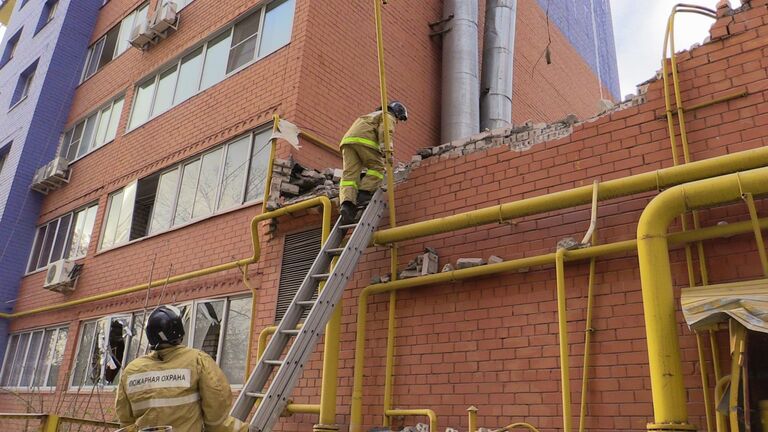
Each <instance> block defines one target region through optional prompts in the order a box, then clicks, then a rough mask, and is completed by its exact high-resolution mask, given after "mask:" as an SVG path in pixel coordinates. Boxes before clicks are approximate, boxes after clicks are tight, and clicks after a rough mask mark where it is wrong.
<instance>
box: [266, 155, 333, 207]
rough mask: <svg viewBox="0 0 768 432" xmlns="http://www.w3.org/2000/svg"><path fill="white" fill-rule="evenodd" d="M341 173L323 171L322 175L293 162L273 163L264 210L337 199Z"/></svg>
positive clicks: (285, 160)
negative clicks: (311, 200) (324, 199)
mask: <svg viewBox="0 0 768 432" xmlns="http://www.w3.org/2000/svg"><path fill="white" fill-rule="evenodd" d="M341 175H342V170H340V169H338V168H326V169H324V170H323V171H322V172H320V171H317V170H314V169H311V168H305V167H303V166H302V165H301V164H299V163H297V162H295V161H294V160H293V158H290V157H289V158H288V159H275V163H274V167H273V169H272V184H271V185H270V188H269V200H268V201H267V209H269V210H276V209H278V208H280V207H283V206H285V205H288V204H293V203H295V202H299V201H304V200H306V199H309V198H314V197H316V196H327V197H329V198H331V199H333V198H336V197H338V196H339V186H338V184H339V180H340V179H341Z"/></svg>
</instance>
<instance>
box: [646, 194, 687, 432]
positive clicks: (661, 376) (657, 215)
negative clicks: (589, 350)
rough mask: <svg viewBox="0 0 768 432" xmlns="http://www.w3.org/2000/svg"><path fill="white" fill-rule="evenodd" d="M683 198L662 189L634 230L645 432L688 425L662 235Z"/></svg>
mask: <svg viewBox="0 0 768 432" xmlns="http://www.w3.org/2000/svg"><path fill="white" fill-rule="evenodd" d="M683 200H684V195H683V193H682V189H680V188H679V187H675V188H672V189H667V190H666V191H664V192H662V193H661V194H659V195H658V196H656V198H654V199H653V200H652V201H651V202H650V203H649V204H648V206H647V207H646V208H645V211H643V213H642V215H641V216H640V222H639V224H638V228H637V250H638V260H639V262H640V279H641V282H642V288H643V289H642V296H643V310H644V315H645V328H646V335H647V341H648V363H649V367H650V371H651V394H652V397H653V411H654V413H653V414H654V420H655V424H653V425H649V430H653V428H666V429H661V430H676V429H673V428H677V429H679V427H680V426H686V427H690V425H689V424H688V410H687V407H686V394H685V386H684V384H683V374H682V367H681V363H680V348H679V345H680V343H679V341H678V337H677V320H676V317H675V298H674V293H673V291H672V269H671V267H670V264H669V247H668V245H667V239H666V232H667V226H668V225H669V224H670V223H671V221H672V219H673V218H674V217H675V215H677V214H680V213H682V211H684V206H683V205H681V204H680V202H682V201H683ZM667 427H668V428H667Z"/></svg>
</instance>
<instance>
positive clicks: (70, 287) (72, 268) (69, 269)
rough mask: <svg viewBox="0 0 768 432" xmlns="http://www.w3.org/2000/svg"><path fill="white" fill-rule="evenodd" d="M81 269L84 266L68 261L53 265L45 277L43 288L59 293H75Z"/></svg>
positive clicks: (49, 267) (64, 260)
mask: <svg viewBox="0 0 768 432" xmlns="http://www.w3.org/2000/svg"><path fill="white" fill-rule="evenodd" d="M81 268H82V265H79V264H75V263H74V262H73V261H70V260H66V259H63V260H59V261H56V262H53V263H51V265H49V266H48V272H47V273H46V275H45V283H44V284H43V288H45V289H47V290H50V291H55V292H59V293H70V292H72V291H74V290H75V284H76V283H77V278H78V276H79V275H80V269H81Z"/></svg>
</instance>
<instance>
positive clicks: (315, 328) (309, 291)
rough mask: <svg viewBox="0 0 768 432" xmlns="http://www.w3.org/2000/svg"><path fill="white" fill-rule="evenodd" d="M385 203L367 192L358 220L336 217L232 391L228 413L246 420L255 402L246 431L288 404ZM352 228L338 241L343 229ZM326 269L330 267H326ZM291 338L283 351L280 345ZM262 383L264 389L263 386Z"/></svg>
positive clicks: (268, 423)
mask: <svg viewBox="0 0 768 432" xmlns="http://www.w3.org/2000/svg"><path fill="white" fill-rule="evenodd" d="M384 207H386V203H385V201H384V194H383V192H382V190H381V189H379V190H378V191H376V193H375V194H374V195H373V197H372V198H371V201H370V203H369V204H368V206H367V207H366V208H365V209H364V210H363V214H362V216H361V217H360V220H359V221H358V222H357V223H355V224H351V225H341V219H340V218H339V219H338V220H337V222H336V224H335V225H334V226H333V229H332V230H331V233H330V235H329V236H328V240H327V241H326V242H325V244H324V245H323V247H322V249H321V250H320V253H319V254H318V255H317V258H315V261H314V263H312V267H310V269H309V272H308V273H307V276H306V277H305V278H304V281H303V282H302V284H301V286H300V287H299V289H298V291H297V292H296V295H295V296H294V298H293V301H292V302H291V305H290V306H289V307H288V310H287V311H286V312H285V315H284V316H283V319H282V320H281V321H280V324H279V325H278V327H277V331H276V332H275V334H274V336H273V337H272V339H271V340H270V341H269V344H268V345H267V348H266V350H265V351H264V355H263V356H262V357H261V358H260V359H259V361H258V364H257V365H256V367H255V368H254V369H253V372H252V373H251V376H250V377H249V378H248V382H247V383H246V384H245V386H244V387H243V390H242V391H241V392H240V395H239V396H238V397H237V400H236V401H235V404H234V406H233V407H232V411H231V413H230V415H231V416H233V417H235V418H238V419H240V420H242V421H245V420H246V418H247V417H248V414H249V413H250V412H251V410H252V409H253V406H254V405H256V404H257V403H258V406H257V408H256V412H255V413H254V414H253V417H252V419H251V424H250V431H251V432H269V431H271V430H272V426H274V424H275V422H277V419H278V418H279V417H280V415H281V414H282V413H283V411H284V410H285V408H286V405H287V404H288V398H289V396H290V395H291V392H292V391H293V387H294V386H295V385H296V382H297V381H298V379H299V378H300V377H301V373H302V371H303V369H304V364H305V363H306V361H307V360H308V359H309V356H310V355H311V354H312V352H313V351H314V350H315V346H316V345H317V342H318V339H319V337H320V335H322V334H323V332H324V331H325V325H326V324H327V323H328V321H329V320H330V318H331V314H333V311H334V309H335V308H336V305H337V304H338V302H339V300H340V299H341V296H342V294H343V292H344V288H345V287H346V285H347V282H348V281H349V279H350V277H351V276H352V274H353V272H354V270H355V267H356V266H357V262H358V260H359V259H360V255H362V253H363V251H364V250H365V249H366V248H367V247H368V243H370V241H371V237H372V236H373V231H374V230H375V229H376V228H377V227H378V225H379V220H380V219H381V215H382V214H383V210H384ZM350 228H352V229H353V231H352V234H351V236H350V237H349V240H348V241H347V243H346V245H345V246H343V247H342V241H343V240H344V238H345V236H346V234H347V231H348V230H349V229H350ZM335 257H338V261H337V263H336V266H335V267H334V268H333V269H332V270H330V268H331V262H332V260H333V259H334V258H335ZM329 270H330V272H329ZM322 281H325V285H324V287H323V289H322V291H320V293H319V295H318V297H317V299H316V300H313V299H312V298H313V296H314V294H315V293H316V292H317V291H318V286H319V284H320V283H321V282H322ZM307 310H309V314H308V315H307V317H306V319H305V320H304V323H303V326H302V327H301V328H300V329H297V328H296V327H297V325H298V324H299V322H300V320H301V318H302V316H303V315H304V313H305V311H307ZM291 340H293V344H292V345H291V347H290V348H289V349H288V352H287V354H286V355H285V357H283V358H281V356H282V354H283V351H285V348H286V347H287V346H288V344H289V342H290V341H291ZM265 389H266V391H265Z"/></svg>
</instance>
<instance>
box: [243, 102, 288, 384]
mask: <svg viewBox="0 0 768 432" xmlns="http://www.w3.org/2000/svg"><path fill="white" fill-rule="evenodd" d="M279 127H280V116H278V115H277V114H275V115H274V116H273V117H272V132H273V133H274V132H277V131H278V129H279ZM269 144H270V149H269V164H268V165H267V179H266V180H265V182H264V198H262V202H261V214H265V213H266V212H267V201H268V200H269V192H270V189H271V186H272V170H274V167H275V154H276V153H277V140H276V139H271V140H270V142H269ZM254 229H258V228H254ZM243 277H246V275H245V274H243ZM258 306H259V304H258V300H257V299H256V289H255V288H252V289H251V320H250V321H251V322H250V323H249V328H250V329H251V331H250V333H249V334H248V348H247V349H246V351H245V352H246V355H245V380H246V381H248V376H249V375H250V374H251V350H252V349H253V335H254V334H255V333H256V331H255V330H254V325H255V324H256V309H257V308H258Z"/></svg>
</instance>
